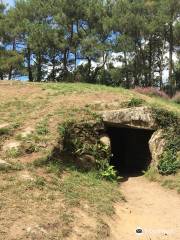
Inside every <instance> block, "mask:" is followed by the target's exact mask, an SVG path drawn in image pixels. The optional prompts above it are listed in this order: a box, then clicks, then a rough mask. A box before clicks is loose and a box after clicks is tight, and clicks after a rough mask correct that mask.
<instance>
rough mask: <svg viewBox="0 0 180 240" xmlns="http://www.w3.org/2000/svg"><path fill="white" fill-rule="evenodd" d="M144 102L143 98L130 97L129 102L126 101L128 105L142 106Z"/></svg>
mask: <svg viewBox="0 0 180 240" xmlns="http://www.w3.org/2000/svg"><path fill="white" fill-rule="evenodd" d="M143 103H144V100H143V99H140V98H132V99H131V100H130V101H129V102H128V104H127V105H128V107H139V106H142V105H143Z"/></svg>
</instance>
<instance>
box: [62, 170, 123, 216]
mask: <svg viewBox="0 0 180 240" xmlns="http://www.w3.org/2000/svg"><path fill="white" fill-rule="evenodd" d="M116 186H117V183H115V182H113V183H112V182H108V181H104V180H102V179H99V177H98V175H97V173H96V172H89V173H86V174H84V173H80V172H78V171H75V170H73V171H71V174H70V175H69V176H68V177H66V178H65V179H64V181H63V183H62V184H61V185H60V189H61V191H62V192H63V193H64V194H65V196H66V199H67V201H68V203H69V204H70V205H72V206H79V204H80V201H86V202H87V203H88V204H89V205H90V206H91V208H92V209H96V211H97V212H98V213H101V214H102V213H104V214H107V215H111V214H113V213H114V207H113V203H114V202H116V201H119V199H122V196H121V194H120V192H118V191H117V189H116Z"/></svg>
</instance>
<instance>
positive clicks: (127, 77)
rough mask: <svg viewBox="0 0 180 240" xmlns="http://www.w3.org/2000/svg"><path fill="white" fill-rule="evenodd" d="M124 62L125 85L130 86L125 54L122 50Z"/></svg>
mask: <svg viewBox="0 0 180 240" xmlns="http://www.w3.org/2000/svg"><path fill="white" fill-rule="evenodd" d="M124 64H125V72H126V73H125V74H126V87H127V88H128V89H129V88H130V82H129V73H128V64H127V54H126V52H124Z"/></svg>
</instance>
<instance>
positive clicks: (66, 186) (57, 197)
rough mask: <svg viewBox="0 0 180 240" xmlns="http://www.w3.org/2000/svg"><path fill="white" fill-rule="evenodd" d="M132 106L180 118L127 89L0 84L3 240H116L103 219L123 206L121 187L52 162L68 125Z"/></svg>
mask: <svg viewBox="0 0 180 240" xmlns="http://www.w3.org/2000/svg"><path fill="white" fill-rule="evenodd" d="M139 99H140V101H139ZM129 103H130V104H137V103H138V104H142V103H143V104H147V105H152V106H157V107H161V108H164V109H167V110H171V111H173V112H175V113H176V114H178V115H180V108H179V106H178V105H177V104H175V103H172V102H170V101H168V100H162V99H159V98H151V97H148V96H144V95H141V94H138V93H135V92H133V91H129V90H125V89H122V88H112V87H105V86H100V85H90V84H82V83H74V84H73V83H69V84H68V83H61V84H53V83H47V84H46V83H45V84H40V83H39V84H38V83H37V84H33V83H31V84H30V83H22V82H10V81H0V140H1V141H0V182H1V184H0V192H1V195H0V222H1V224H0V239H8V240H11V239H18V240H19V239H38V240H39V239H86V240H88V239H104V238H106V237H107V238H110V239H113V238H111V237H110V227H109V226H108V224H107V221H106V220H105V219H106V218H107V216H111V215H113V214H114V211H115V208H114V204H115V203H116V202H119V201H122V202H123V201H124V198H123V196H122V194H121V192H120V187H119V185H118V184H117V183H114V182H107V181H104V180H102V179H98V178H97V176H96V173H95V172H90V173H84V172H81V171H78V170H77V169H76V168H75V166H73V164H64V162H68V159H64V158H65V156H59V159H54V160H52V159H50V158H49V156H52V155H53V153H54V152H55V149H56V146H57V143H58V141H59V131H58V126H59V124H61V123H62V122H64V121H70V120H73V119H76V120H78V119H79V120H81V119H83V118H88V117H89V115H91V114H93V112H94V111H101V110H105V109H119V108H122V107H124V106H127V104H129ZM66 160H67V161H66ZM171 178H172V177H171ZM168 179H169V178H167V179H166V178H163V180H162V181H167V180H168ZM174 179H175V181H176V185H177V186H178V187H179V185H180V184H179V175H177V177H174V178H173V180H172V181H174ZM162 181H161V182H162ZM178 184H179V185H178Z"/></svg>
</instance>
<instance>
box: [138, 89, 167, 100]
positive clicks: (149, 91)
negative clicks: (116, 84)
mask: <svg viewBox="0 0 180 240" xmlns="http://www.w3.org/2000/svg"><path fill="white" fill-rule="evenodd" d="M134 90H135V91H136V92H138V93H141V94H144V95H147V96H150V97H161V98H164V99H169V96H168V95H167V94H166V93H165V92H164V91H161V90H159V89H158V88H155V87H145V88H141V87H136V88H135V89H134Z"/></svg>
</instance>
